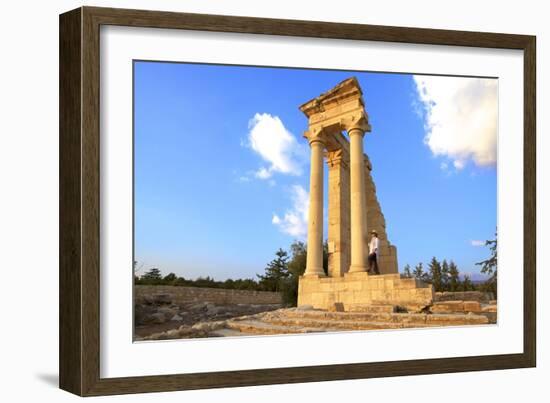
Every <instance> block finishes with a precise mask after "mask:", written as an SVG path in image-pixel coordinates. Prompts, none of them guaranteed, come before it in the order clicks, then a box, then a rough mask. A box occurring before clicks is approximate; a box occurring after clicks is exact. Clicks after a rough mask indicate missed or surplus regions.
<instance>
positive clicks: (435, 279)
mask: <svg viewBox="0 0 550 403" xmlns="http://www.w3.org/2000/svg"><path fill="white" fill-rule="evenodd" d="M428 270H429V274H430V278H431V280H432V284H433V286H434V289H435V291H441V290H442V287H441V285H442V282H441V263H439V262H438V260H437V259H436V258H435V256H434V257H432V260H431V261H430V263H429V264H428Z"/></svg>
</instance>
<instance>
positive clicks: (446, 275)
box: [441, 259, 451, 291]
mask: <svg viewBox="0 0 550 403" xmlns="http://www.w3.org/2000/svg"><path fill="white" fill-rule="evenodd" d="M450 270H451V269H450V267H449V263H447V259H443V262H442V263H441V291H449V283H450V281H451V273H450Z"/></svg>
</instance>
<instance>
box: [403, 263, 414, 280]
mask: <svg viewBox="0 0 550 403" xmlns="http://www.w3.org/2000/svg"><path fill="white" fill-rule="evenodd" d="M403 276H404V277H406V278H411V277H412V273H411V266H410V265H409V264H408V263H407V264H406V265H405V267H404V268H403Z"/></svg>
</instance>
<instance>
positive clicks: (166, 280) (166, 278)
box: [162, 273, 177, 285]
mask: <svg viewBox="0 0 550 403" xmlns="http://www.w3.org/2000/svg"><path fill="white" fill-rule="evenodd" d="M176 279H177V276H176V275H175V274H174V273H169V274H167V275H166V276H164V278H163V279H162V282H163V283H164V284H168V285H172V284H173V283H174V282H175V281H176Z"/></svg>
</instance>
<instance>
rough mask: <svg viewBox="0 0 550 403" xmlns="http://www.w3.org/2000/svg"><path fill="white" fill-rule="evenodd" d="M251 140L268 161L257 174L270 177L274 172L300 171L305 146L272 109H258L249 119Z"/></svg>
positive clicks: (299, 172)
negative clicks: (269, 111)
mask: <svg viewBox="0 0 550 403" xmlns="http://www.w3.org/2000/svg"><path fill="white" fill-rule="evenodd" d="M248 128H249V132H248V143H247V146H249V147H250V148H251V149H252V150H254V151H255V152H256V153H258V154H259V155H260V157H262V159H263V160H264V161H265V162H267V163H268V164H269V166H268V167H261V168H259V169H258V170H257V171H256V172H255V173H254V176H255V177H256V178H259V179H269V178H271V176H273V174H274V173H276V172H278V173H282V174H287V175H301V174H302V161H303V158H304V155H307V154H305V150H304V147H303V145H301V144H300V143H298V141H297V140H296V138H295V137H294V135H293V134H292V133H290V132H289V131H288V130H287V129H286V128H285V126H284V125H283V122H282V121H281V119H279V117H278V116H272V115H270V114H269V113H256V115H254V117H253V118H252V119H250V122H249V123H248Z"/></svg>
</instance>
